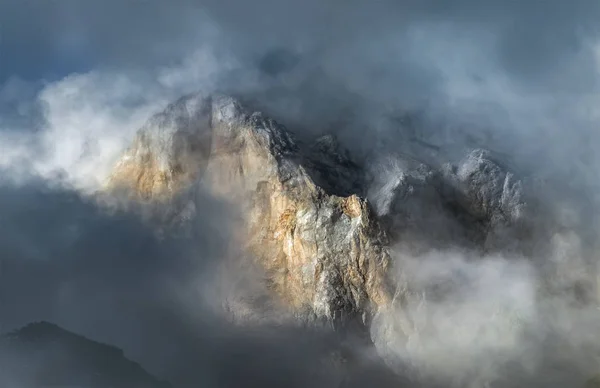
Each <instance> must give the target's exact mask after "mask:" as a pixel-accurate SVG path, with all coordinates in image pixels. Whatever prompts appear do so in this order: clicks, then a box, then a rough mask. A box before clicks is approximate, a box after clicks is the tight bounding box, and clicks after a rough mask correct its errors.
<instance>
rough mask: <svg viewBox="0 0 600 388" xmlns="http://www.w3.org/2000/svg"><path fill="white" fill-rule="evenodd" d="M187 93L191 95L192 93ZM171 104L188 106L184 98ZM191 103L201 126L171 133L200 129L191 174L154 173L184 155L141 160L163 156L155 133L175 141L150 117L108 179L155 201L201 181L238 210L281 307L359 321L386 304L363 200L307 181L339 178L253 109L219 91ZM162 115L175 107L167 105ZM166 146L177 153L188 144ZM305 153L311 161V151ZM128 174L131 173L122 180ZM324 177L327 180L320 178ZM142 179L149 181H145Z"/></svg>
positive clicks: (382, 269)
mask: <svg viewBox="0 0 600 388" xmlns="http://www.w3.org/2000/svg"><path fill="white" fill-rule="evenodd" d="M188 98H189V99H193V100H194V101H198V98H199V97H197V96H190V97H188ZM176 104H178V105H182V106H187V105H189V104H190V103H189V102H186V100H185V99H184V100H180V101H178V102H177V103H176ZM192 105H194V106H202V108H200V109H198V110H197V111H201V112H203V116H202V117H201V119H200V120H201V122H202V123H203V125H202V126H200V125H196V126H194V127H193V128H195V129H196V131H197V132H196V133H190V132H188V131H187V129H188V128H191V127H190V126H186V127H185V128H184V131H183V134H184V135H182V136H181V137H186V136H187V137H188V138H192V139H198V138H200V136H203V135H204V134H206V133H207V131H208V132H210V154H209V155H210V156H209V157H208V158H207V161H206V164H205V165H204V164H202V163H200V164H198V163H196V164H188V165H187V166H188V167H189V168H190V169H192V171H183V172H181V173H179V174H174V173H172V172H170V171H168V170H166V171H165V170H164V168H163V169H162V170H160V169H159V170H160V173H156V168H155V166H157V165H159V166H161V168H162V167H163V166H173V165H176V163H175V162H174V161H176V160H181V159H187V160H189V159H190V158H185V157H182V156H180V155H177V153H172V154H170V157H169V158H170V159H169V158H167V159H169V160H170V161H169V162H167V163H163V164H158V163H155V162H150V163H148V162H147V161H148V160H150V161H154V160H161V159H162V158H164V155H160V156H159V155H155V153H156V152H161V150H163V149H165V147H163V148H156V147H152V146H151V145H153V144H157V143H159V140H160V139H165V138H167V139H168V141H171V143H173V144H174V139H176V138H177V135H176V134H174V133H173V132H172V131H171V127H168V128H167V129H166V131H167V132H168V133H169V135H168V136H166V137H165V135H163V134H160V131H161V123H162V121H161V120H156V119H151V120H150V121H149V124H147V125H146V126H145V127H144V128H142V129H141V130H140V132H139V133H138V136H137V137H136V140H135V141H134V143H133V145H132V147H131V148H130V149H129V150H128V151H127V152H126V154H125V156H124V158H123V159H122V160H121V161H120V162H119V164H117V167H116V168H115V171H114V173H113V175H112V177H111V180H110V186H112V187H116V186H120V187H129V190H130V192H132V193H133V194H134V195H139V196H140V197H141V198H144V199H148V200H155V199H159V198H162V197H163V196H164V193H174V192H175V191H174V190H173V188H176V187H183V186H185V185H188V186H189V185H195V184H202V185H203V186H205V187H206V188H207V189H208V190H209V191H211V192H212V193H213V194H214V195H217V196H219V197H220V198H223V199H224V200H228V201H231V202H232V203H234V204H235V205H236V206H237V207H239V208H240V209H242V211H241V214H242V215H243V217H244V225H240V226H239V228H240V230H242V232H241V233H240V234H241V235H243V237H242V241H240V244H242V245H244V246H246V247H247V250H248V251H249V252H251V253H252V254H253V256H254V257H256V259H257V261H258V262H259V263H260V264H261V265H262V267H263V268H264V269H265V271H266V272H267V274H268V282H269V286H270V287H271V288H273V289H274V290H276V291H277V294H278V295H280V296H281V298H282V299H283V300H285V301H286V302H287V305H289V306H290V307H292V308H293V309H294V310H296V311H301V312H303V313H307V314H309V315H314V316H316V317H323V318H328V319H331V320H337V319H339V318H341V317H342V316H343V317H349V316H350V317H360V319H361V320H366V319H367V316H368V315H370V314H371V313H372V312H373V311H375V309H376V308H377V306H378V305H379V304H383V303H385V301H386V298H387V296H386V290H385V283H386V281H385V276H386V275H385V273H386V268H387V265H388V261H389V256H388V253H387V251H386V250H385V248H384V247H385V244H386V243H385V238H386V236H385V233H384V232H383V230H382V229H381V228H380V227H379V224H378V223H377V221H376V220H375V218H374V214H373V213H372V211H371V209H370V207H369V206H368V204H367V203H366V201H365V200H364V199H362V198H360V197H358V196H356V195H350V196H346V197H340V196H336V195H333V194H331V193H329V192H328V191H327V190H325V189H324V188H323V187H321V186H320V185H318V184H316V183H315V179H313V177H312V176H316V173H318V174H319V180H320V182H324V183H323V185H325V184H329V185H334V184H335V180H339V176H336V174H335V170H334V169H335V168H336V166H335V165H333V164H332V163H330V164H329V165H320V166H318V171H317V169H316V168H315V170H312V165H311V164H310V163H304V161H305V160H308V159H307V158H305V155H304V154H303V153H302V152H301V150H300V148H299V146H298V144H297V141H296V140H295V138H294V136H293V134H292V133H291V132H290V131H288V130H286V128H285V127H283V126H282V125H280V124H279V123H277V122H275V121H274V120H272V119H270V118H268V117H266V116H265V115H263V114H262V113H259V112H247V111H246V110H245V109H244V108H243V107H242V105H241V104H240V103H239V102H238V101H237V100H235V99H234V98H231V97H228V96H212V97H211V98H207V99H202V100H201V102H200V103H199V104H192ZM179 111H181V110H179ZM166 112H178V110H177V109H174V108H173V107H169V108H167V111H166ZM164 114H165V113H163V115H164ZM184 115H185V118H189V117H191V116H189V115H187V114H186V113H185V112H184ZM167 121H168V122H170V123H172V122H177V120H176V119H171V120H167ZM207 126H208V127H207ZM207 128H208V130H207ZM141 139H144V141H141ZM160 144H164V142H163V143H160ZM166 148H167V149H169V150H173V149H176V150H179V151H180V152H181V153H183V154H185V153H186V152H188V150H189V148H174V147H173V146H171V145H169V146H168V147H166ZM327 148H330V147H326V149H327ZM130 155H145V156H144V158H137V159H134V158H131V157H130ZM312 157H313V159H312V160H313V161H315V160H316V159H315V155H314V151H313V154H312ZM317 160H318V158H317ZM124 166H127V167H126V168H124ZM328 169H331V171H330V172H331V173H329V171H328ZM130 171H135V172H136V175H134V176H133V177H132V176H131V174H130V173H129V172H130ZM330 176H331V177H333V179H331V180H330V181H328V178H329V177H330ZM137 177H144V178H145V179H137ZM164 177H166V179H165V178H164ZM132 178H134V179H132ZM146 178H152V179H153V180H152V182H151V184H150V185H148V179H146ZM148 186H151V187H152V188H153V189H152V190H148V189H147V187H148ZM365 314H366V315H365ZM363 315H365V316H364V317H363Z"/></svg>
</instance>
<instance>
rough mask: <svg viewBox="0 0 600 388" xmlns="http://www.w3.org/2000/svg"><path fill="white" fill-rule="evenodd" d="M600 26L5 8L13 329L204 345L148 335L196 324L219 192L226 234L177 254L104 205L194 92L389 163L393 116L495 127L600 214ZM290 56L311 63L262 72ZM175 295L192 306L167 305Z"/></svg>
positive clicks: (415, 16)
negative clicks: (267, 111)
mask: <svg viewBox="0 0 600 388" xmlns="http://www.w3.org/2000/svg"><path fill="white" fill-rule="evenodd" d="M598 20H600V2H598V1H597V0H571V1H567V0H523V1H502V0H496V1H491V0H456V1H444V0H439V1H428V0H404V1H402V0H381V1H370V0H294V1H291V0H256V1H253V0H196V1H194V0H175V1H166V0H164V1H163V0H127V1H124V0H103V1H101V0H0V171H1V172H2V174H1V175H0V256H1V257H2V258H4V260H5V262H4V263H3V265H4V267H2V268H0V270H1V271H4V272H3V274H4V275H2V274H0V292H1V294H0V323H2V324H3V325H4V326H5V327H9V328H13V327H16V326H19V325H22V324H25V323H28V322H30V321H32V320H38V319H48V320H53V321H56V322H58V323H60V324H62V325H65V326H66V327H68V328H72V329H76V330H78V331H80V332H82V333H84V334H88V335H93V336H96V337H98V338H99V339H102V340H106V341H110V342H114V343H115V344H116V345H118V346H123V347H125V348H126V350H128V351H129V352H131V353H133V354H134V355H136V356H139V357H146V359H145V360H144V361H145V362H147V363H148V364H149V365H152V366H154V367H156V366H157V365H161V364H162V363H163V361H164V359H165V358H168V357H167V356H168V355H169V353H168V351H173V352H176V350H173V349H171V348H169V345H170V344H171V345H172V344H173V343H176V344H178V345H181V344H186V343H189V338H190V337H187V336H184V335H182V336H181V337H178V335H173V336H172V337H166V338H158V337H157V333H161V332H164V327H163V326H160V325H159V324H157V326H152V325H150V326H148V327H146V328H145V329H144V330H141V329H140V328H139V325H140V324H141V323H144V322H146V323H147V322H149V321H153V320H154V321H156V322H168V323H169V324H170V326H167V327H169V328H170V329H172V331H173V333H174V332H176V331H178V330H183V329H181V327H184V326H185V325H187V324H189V322H194V323H196V322H197V321H196V319H197V318H198V317H197V312H194V314H191V315H193V317H191V316H190V315H189V314H190V310H189V308H190V306H189V304H188V303H189V302H190V300H189V298H191V296H190V295H194V296H195V295H196V294H194V292H197V290H195V291H194V290H191V289H188V288H187V287H188V286H189V283H188V282H187V281H189V280H190V279H188V278H186V275H187V274H189V273H190V267H189V266H190V261H191V260H192V259H191V258H192V257H193V258H194V260H197V263H200V264H201V265H200V264H194V265H200V269H199V268H196V267H194V268H195V269H196V270H197V271H196V272H194V273H197V272H198V273H202V270H203V268H204V267H202V266H203V265H204V264H206V263H211V262H212V261H213V260H215V259H216V258H218V257H219V256H220V255H221V254H222V251H223V249H224V247H225V246H226V245H227V238H228V237H227V236H228V228H227V224H228V218H227V216H226V215H225V214H226V213H225V212H224V209H222V208H221V207H220V206H221V205H220V204H219V202H218V201H217V200H216V199H214V198H208V197H207V198H203V201H204V203H206V204H207V206H206V207H205V208H204V207H202V208H199V210H198V211H199V214H200V216H201V218H202V217H203V219H205V220H210V221H211V222H207V223H206V224H202V225H200V226H199V229H198V231H197V233H198V236H200V237H199V238H198V240H197V241H196V242H195V243H196V244H197V245H194V246H191V247H190V246H188V245H184V246H179V245H177V242H171V241H168V242H166V243H161V244H163V245H161V244H159V243H158V242H157V241H156V240H155V238H154V235H153V234H152V233H150V232H149V231H148V230H147V229H146V227H145V226H144V225H141V224H139V223H138V221H137V220H136V219H135V217H132V216H131V215H128V214H124V215H117V216H113V215H106V214H104V213H102V212H100V211H99V210H98V209H97V208H96V207H95V205H94V204H93V202H92V201H91V200H90V199H89V196H88V195H89V193H90V191H93V190H95V189H96V188H97V187H98V184H99V183H100V182H101V181H102V180H103V179H104V178H105V177H106V174H107V173H108V171H110V168H111V166H112V164H113V163H114V161H115V159H116V158H117V157H118V155H119V154H120V152H121V151H122V150H123V148H124V147H125V146H126V145H127V144H128V143H129V141H130V140H131V138H132V136H133V134H134V133H135V131H136V130H137V129H138V128H139V127H140V125H141V124H142V123H143V122H144V121H145V120H146V119H147V118H148V117H149V116H150V115H151V114H152V113H154V112H156V111H157V110H159V109H160V108H162V107H164V106H165V104H167V103H168V102H169V101H172V100H173V99H175V98H177V97H179V96H180V95H182V94H183V93H189V92H193V91H196V90H204V91H212V90H215V89H219V88H228V89H233V90H234V91H236V92H248V93H256V94H257V95H261V96H267V97H266V101H262V103H264V105H265V106H270V107H271V108H272V109H273V112H274V114H276V115H277V116H278V118H282V120H283V121H284V123H288V122H289V123H290V124H297V123H300V124H303V125H304V126H305V127H307V128H305V129H307V131H308V130H314V131H320V130H323V129H324V128H329V127H330V126H331V125H330V124H331V123H332V122H335V121H336V120H338V119H339V118H340V115H341V112H346V113H344V114H348V115H350V114H349V113H347V112H351V113H352V116H351V117H352V120H348V121H351V124H349V125H348V127H343V128H341V129H340V128H337V129H338V130H340V132H342V133H341V135H342V137H344V138H345V139H347V141H348V145H349V146H356V147H355V148H357V149H358V148H361V147H371V146H373V145H374V144H376V143H377V142H378V141H380V140H381V139H384V140H386V139H387V140H386V144H387V145H388V149H387V150H386V151H393V150H394V149H395V147H396V145H397V143H395V142H394V139H395V132H394V128H392V127H391V124H390V122H391V121H389V120H386V119H387V118H388V117H387V116H386V115H388V114H389V113H390V112H394V111H397V110H404V109H416V110H423V111H425V112H426V116H427V119H428V120H429V122H431V123H433V124H434V126H433V127H434V128H435V130H434V131H433V132H434V136H435V137H438V141H439V142H441V143H443V144H445V143H448V142H451V141H453V142H456V143H457V144H458V145H460V146H463V145H465V143H464V138H462V137H461V138H459V137H457V136H458V133H459V132H460V131H458V129H460V130H461V131H462V130H464V131H467V132H469V133H470V134H476V135H478V134H481V133H483V132H485V133H486V134H487V135H490V137H491V138H492V141H491V143H490V144H489V145H493V146H495V147H497V148H498V149H500V150H502V151H505V152H509V154H510V155H511V156H512V157H514V158H515V159H518V160H519V162H520V163H521V165H522V166H523V167H524V169H526V168H525V167H527V168H529V169H530V170H531V169H533V170H534V171H537V172H538V173H539V175H540V176H544V177H550V178H552V179H554V180H555V181H557V182H558V183H559V186H560V187H561V190H564V191H565V192H567V193H569V195H572V193H577V195H579V196H581V197H583V198H585V199H586V200H587V201H588V202H586V204H587V203H592V204H593V203H595V202H594V201H595V197H596V196H597V194H596V193H597V190H596V188H597V187H598V186H599V183H600V174H599V171H600V169H599V168H598V167H600V158H599V157H598V156H597V155H596V152H595V150H596V149H597V146H599V145H600V142H599V138H598V133H597V129H596V128H597V121H598V118H599V117H600V114H599V113H600V112H599V110H598V107H599V106H600V82H599V81H600V78H599V76H600V56H599V55H600V51H599V50H600V35H599V34H600V31H599V30H598V27H597V25H598ZM280 48H285V49H286V50H288V51H289V52H291V53H293V54H294V55H297V58H296V59H297V61H296V62H295V67H291V68H289V69H287V71H286V72H284V73H283V74H280V75H278V76H272V75H265V74H262V73H260V72H259V71H258V70H257V69H258V64H259V63H260V59H261V58H262V57H263V56H264V55H265V54H267V53H268V52H269V51H271V50H273V49H280ZM272 89H275V90H277V93H275V94H269V93H271V90H272ZM269 96H270V97H269ZM273 96H275V97H273ZM269 98H270V99H269ZM309 127H310V128H309ZM447 127H448V128H451V129H450V130H449V133H450V137H448V135H447V133H446V132H445V131H446V129H447ZM457 128H458V129H457ZM344 131H345V132H344ZM460 133H462V132H460ZM357 139H358V140H359V141H356V140H357ZM440 139H441V140H440ZM450 139H453V140H450ZM577 198H579V197H577ZM584 210H585V211H584V212H585V213H586V216H588V217H590V218H593V217H594V216H595V215H596V214H597V210H598V208H597V207H596V205H593V206H592V205H589V206H588V207H586V208H585V209H584ZM586 222H587V221H586ZM171 243H172V244H171ZM170 249H175V250H178V249H180V250H181V251H178V252H177V253H174V252H173V251H172V250H170ZM165 250H168V254H167V253H165ZM190 252H192V253H190ZM192 261H193V260H192ZM192 272H193V271H192ZM7 273H8V275H6V274H7ZM7 276H8V279H7ZM178 283H181V284H183V286H182V288H183V289H177V287H173V284H178ZM499 283H502V282H499ZM191 284H193V282H192V283H191ZM502 284H504V283H502ZM157 285H158V286H157ZM190 287H191V286H190ZM192 288H193V287H192ZM163 291H164V293H163ZM174 294H177V295H179V296H181V300H179V302H181V303H179V304H173V303H172V300H171V299H168V300H165V299H164V298H165V295H169V298H170V297H173V295H174ZM182 295H183V296H182ZM144 309H146V310H144ZM173 309H174V310H176V311H173ZM142 310H144V311H142ZM192 310H193V309H192ZM115 311H118V312H117V313H115ZM111 314H115V315H116V316H117V318H118V319H111V318H112V317H111ZM175 318H176V319H175ZM161 319H162V320H163V321H161ZM205 323H206V322H205ZM210 324H212V322H209V323H206V325H210ZM211 330H214V328H213V329H210V330H208V331H207V333H209V335H205V337H203V338H204V340H205V339H206V338H210V337H211V335H210V334H214V331H211ZM194 334H196V333H194ZM292 337H293V336H292ZM150 338H152V341H149V339H150ZM201 342H202V341H201ZM249 342H252V341H250V340H249ZM257 342H258V343H257V344H255V343H252V344H250V345H248V347H249V349H252V351H253V352H254V354H256V351H257V349H260V350H263V349H264V348H265V347H266V349H268V351H265V352H264V353H265V359H260V360H262V361H264V362H265V364H266V363H268V362H272V359H273V358H276V357H271V355H272V354H276V355H277V356H279V355H280V353H277V352H275V353H273V352H272V350H273V349H274V348H277V346H274V344H272V343H271V342H269V343H268V344H267V345H265V344H264V343H262V342H260V341H257ZM289 343H290V344H291V345H290V347H292V348H293V347H294V346H295V345H297V343H296V342H294V341H292V340H290V341H289ZM202 344H203V345H206V343H205V342H202ZM150 345H153V346H157V347H161V350H162V351H164V352H166V353H164V354H151V353H152V352H149V350H148V348H147V347H148V346H150ZM213 345H214V344H212V345H211V346H213ZM220 345H222V344H220ZM292 345H294V346H292ZM214 346H216V345H214ZM174 347H175V346H173V348H174ZM184 350H185V351H187V350H189V351H192V350H195V349H194V347H193V346H190V349H184ZM283 353H285V354H288V353H287V352H283ZM292 353H293V352H292ZM300 353H302V357H304V358H307V357H306V355H307V354H310V352H308V353H306V352H304V351H303V352H300ZM182 354H185V352H184V351H183V350H182ZM293 354H294V356H293V357H292V356H290V357H291V358H290V359H289V360H288V359H285V357H283V358H284V359H285V360H284V361H282V363H283V364H284V365H286V366H287V367H290V365H293V364H294V361H293V360H296V358H295V357H300V354H299V353H298V352H296V353H293ZM246 356H247V355H246ZM206 357H207V358H209V357H208V356H206ZM223 358H226V356H225V355H224V356H223ZM242 359H244V358H242ZM244 360H245V359H244ZM236 362H241V361H239V359H238V360H237V361H236ZM222 365H229V364H227V363H225V362H224V363H223V364H222ZM222 367H223V368H225V366H222ZM263 367H264V366H263ZM165 368H166V369H168V367H165ZM300 369H302V368H300ZM290 370H292V371H294V373H297V374H298V375H302V373H303V372H304V371H303V370H295V369H294V368H293V367H290ZM248 373H250V372H248ZM294 373H292V374H290V375H288V379H290V380H292V381H293V380H294V379H295V378H296V377H294V379H292V378H291V377H290V376H296V375H295V374H294ZM298 384H300V383H298Z"/></svg>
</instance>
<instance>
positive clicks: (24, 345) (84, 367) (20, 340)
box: [0, 322, 170, 388]
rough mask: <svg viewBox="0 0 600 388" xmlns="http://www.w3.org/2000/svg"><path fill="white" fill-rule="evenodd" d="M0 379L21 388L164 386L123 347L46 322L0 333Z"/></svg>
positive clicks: (149, 387) (164, 383)
mask: <svg viewBox="0 0 600 388" xmlns="http://www.w3.org/2000/svg"><path fill="white" fill-rule="evenodd" d="M0 382H1V383H2V386H18V387H20V388H38V387H40V388H41V387H90V388H107V387H114V388H118V387H123V388H168V387H170V385H169V384H168V383H166V382H161V381H159V380H158V379H156V378H155V377H153V376H151V375H150V374H148V373H147V372H146V371H145V370H144V369H142V367H141V366H140V365H138V364H137V363H135V362H133V361H130V360H128V359H127V358H126V357H125V356H124V354H123V351H122V350H121V349H119V348H115V347H113V346H109V345H105V344H101V343H98V342H95V341H91V340H89V339H87V338H85V337H82V336H79V335H76V334H73V333H71V332H69V331H66V330H64V329H61V328H60V327H58V326H56V325H53V324H51V323H48V322H39V323H32V324H29V325H27V326H26V327H24V328H22V329H20V330H17V331H15V332H12V333H9V334H7V335H4V336H3V337H0Z"/></svg>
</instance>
